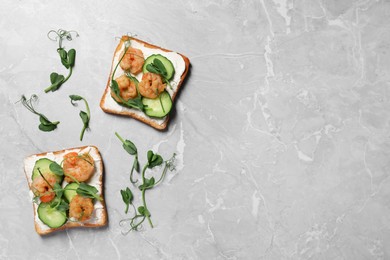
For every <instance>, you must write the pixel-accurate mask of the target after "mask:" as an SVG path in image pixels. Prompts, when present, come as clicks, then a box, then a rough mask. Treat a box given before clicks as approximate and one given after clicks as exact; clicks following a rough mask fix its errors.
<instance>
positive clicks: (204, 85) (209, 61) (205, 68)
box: [0, 0, 390, 259]
mask: <svg viewBox="0 0 390 260" xmlns="http://www.w3.org/2000/svg"><path fill="white" fill-rule="evenodd" d="M389 14H390V2H389V1H369V0H355V1H353V0H342V1H341V0H299V1H292V0H273V1H270V0H259V1H246V0H245V1H234V0H231V1H222V0H218V1H190V0H182V1H156V0H153V1H74V0H72V1H48V0H44V1H37V0H35V1H12V0H3V1H2V2H1V8H0V29H1V30H0V31H1V34H0V47H1V48H0V57H1V58H0V91H1V93H0V107H1V109H0V119H1V123H0V143H1V144H2V148H1V151H0V167H1V169H2V170H1V174H0V195H1V196H0V259H53V258H54V257H55V258H56V259H108V258H109V259H389V258H390V230H389V229H390V208H389V205H390V187H389V185H390V180H389V172H390V160H389V156H390V134H389V133H390V131H389V130H390V124H389V118H390V88H389V86H390V26H389V24H390V15H389ZM59 28H63V29H68V30H77V31H78V32H79V34H80V37H78V38H77V39H75V40H74V41H72V42H65V43H64V44H65V46H67V47H73V48H75V49H76V50H77V52H78V53H77V54H78V57H77V61H76V67H75V70H74V73H73V75H72V77H71V79H70V80H69V81H68V82H67V83H66V84H65V85H63V86H62V87H61V89H59V90H58V91H57V92H54V93H48V94H45V93H44V92H43V89H44V88H45V87H47V85H48V81H49V74H50V72H51V71H53V70H56V69H58V68H59V61H58V57H57V53H56V51H55V50H56V48H57V45H56V43H54V42H52V41H50V40H48V39H47V37H46V33H47V32H48V31H49V30H52V29H59ZM127 33H129V34H132V35H137V36H138V37H139V38H141V39H143V40H146V41H148V42H151V43H154V44H157V45H160V46H163V47H166V48H168V49H172V50H175V51H178V52H181V53H183V54H185V55H187V56H188V57H189V59H190V60H191V64H192V67H191V70H190V74H189V77H188V80H187V81H186V83H185V85H184V87H183V88H182V91H181V93H180V95H179V98H178V100H177V102H176V104H175V106H176V109H175V112H174V116H173V118H172V120H171V122H170V124H169V128H168V130H167V131H164V132H160V131H157V130H154V129H152V128H150V127H147V126H146V125H144V124H142V123H140V122H138V121H135V120H132V119H128V118H124V117H118V116H113V115H109V114H106V113H104V112H103V111H102V110H101V109H100V107H99V100H100V98H101V95H102V93H103V91H104V88H105V85H106V82H107V77H108V73H109V70H110V65H111V64H110V62H111V58H112V53H113V51H114V48H115V46H116V45H117V43H118V40H117V38H116V37H118V36H121V35H123V34H127ZM34 93H35V94H37V95H38V96H39V98H40V101H39V103H38V104H37V106H36V108H37V110H39V111H45V112H46V115H47V116H48V117H49V118H52V119H55V120H59V121H61V123H60V125H59V127H58V129H57V130H55V131H53V132H50V133H44V132H41V131H39V130H38V128H37V126H38V120H37V117H36V116H34V115H33V114H31V113H30V112H28V111H27V110H26V109H25V108H24V107H22V105H21V104H20V103H16V102H17V101H18V100H19V99H20V97H21V95H22V94H25V95H27V96H30V95H31V94H34ZM69 94H79V95H82V96H84V97H86V98H87V100H88V101H89V103H90V106H91V114H92V118H91V125H90V131H87V132H86V134H85V138H84V140H83V141H82V142H80V141H79V140H78V137H79V133H80V130H81V125H80V124H81V122H80V120H79V118H78V112H79V108H82V106H81V105H80V106H79V108H74V107H72V106H71V104H70V102H69V99H68V95H69ZM115 131H117V132H119V133H121V135H123V136H124V137H126V138H128V139H131V140H133V142H134V143H136V144H137V146H138V148H139V150H140V151H144V152H146V151H147V150H148V149H153V150H154V151H158V152H159V153H160V154H162V155H163V156H165V157H168V156H170V155H171V154H172V153H173V152H176V153H177V154H178V156H177V165H176V171H174V172H171V173H169V175H168V176H167V179H166V180H165V182H164V183H163V185H162V186H160V187H159V188H156V189H155V190H153V191H151V192H150V193H149V194H148V201H149V207H150V209H151V211H152V213H153V220H154V222H155V228H153V229H151V228H149V227H148V226H144V229H143V231H141V232H131V233H129V234H128V235H127V236H124V235H122V234H121V231H122V230H123V228H122V227H120V226H119V221H120V220H121V219H123V218H125V217H126V215H125V214H124V205H123V203H122V200H121V196H120V193H119V191H120V189H123V188H124V187H125V186H127V185H130V183H129V182H128V172H129V167H130V165H131V159H130V157H129V156H127V154H126V153H125V152H124V151H123V149H122V147H121V145H120V143H119V141H118V139H117V138H116V137H115V135H114V132H115ZM87 144H90V145H96V146H97V147H98V148H99V149H100V151H101V153H102V156H103V160H104V164H105V174H106V178H105V194H106V203H107V209H108V215H109V225H108V226H107V227H106V228H101V229H92V230H91V229H88V230H86V229H74V230H69V231H64V232H59V233H57V234H55V235H52V236H49V237H40V236H38V235H37V234H36V233H35V230H34V226H33V212H32V203H31V199H30V197H29V193H28V187H27V182H26V179H25V176H24V172H23V159H24V158H25V157H26V156H28V155H31V154H35V153H40V152H46V151H53V150H61V149H64V148H70V147H76V146H81V145H87ZM140 159H141V161H142V160H145V153H142V152H141V155H140Z"/></svg>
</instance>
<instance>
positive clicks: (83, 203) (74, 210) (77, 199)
mask: <svg viewBox="0 0 390 260" xmlns="http://www.w3.org/2000/svg"><path fill="white" fill-rule="evenodd" d="M92 213H93V202H92V199H91V198H86V197H83V196H81V195H76V196H74V197H73V199H72V201H71V202H70V204H69V217H70V218H73V219H76V220H80V221H85V220H88V219H89V218H90V217H91V216H92Z"/></svg>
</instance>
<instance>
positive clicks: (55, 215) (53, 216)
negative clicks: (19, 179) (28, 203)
mask: <svg viewBox="0 0 390 260" xmlns="http://www.w3.org/2000/svg"><path fill="white" fill-rule="evenodd" d="M38 217H39V219H40V220H41V221H42V222H43V223H44V224H46V225H47V226H49V227H51V228H59V227H61V226H62V225H64V224H65V222H66V220H67V217H66V213H65V212H63V211H59V210H57V209H55V208H52V207H50V203H44V202H42V203H41V204H39V206H38Z"/></svg>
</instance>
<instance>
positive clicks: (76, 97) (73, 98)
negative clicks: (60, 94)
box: [69, 95, 91, 141]
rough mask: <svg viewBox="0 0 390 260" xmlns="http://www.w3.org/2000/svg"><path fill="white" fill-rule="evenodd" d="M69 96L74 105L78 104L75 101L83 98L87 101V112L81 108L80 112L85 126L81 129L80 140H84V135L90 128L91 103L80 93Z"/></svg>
mask: <svg viewBox="0 0 390 260" xmlns="http://www.w3.org/2000/svg"><path fill="white" fill-rule="evenodd" d="M69 98H70V102H71V103H72V105H74V106H75V105H76V103H74V101H80V100H83V101H84V103H85V108H86V110H87V112H85V111H82V110H81V111H80V113H79V115H80V118H81V120H82V122H83V128H82V129H81V133H80V141H82V140H83V137H84V132H85V130H86V129H88V128H89V121H90V120H91V111H90V110H89V105H88V102H87V100H86V99H85V98H83V97H81V96H79V95H70V96H69Z"/></svg>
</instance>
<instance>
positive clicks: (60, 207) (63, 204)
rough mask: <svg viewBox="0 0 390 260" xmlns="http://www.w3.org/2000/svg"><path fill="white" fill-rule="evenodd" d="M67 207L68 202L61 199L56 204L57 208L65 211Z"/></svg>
mask: <svg viewBox="0 0 390 260" xmlns="http://www.w3.org/2000/svg"><path fill="white" fill-rule="evenodd" d="M68 209H69V204H68V203H67V202H66V201H65V200H63V199H62V200H61V202H60V204H59V205H58V206H57V210H59V211H62V212H66V211H67V210H68Z"/></svg>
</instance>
